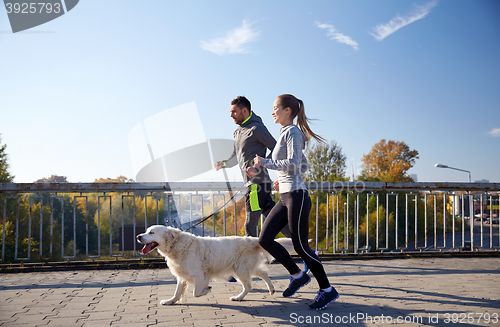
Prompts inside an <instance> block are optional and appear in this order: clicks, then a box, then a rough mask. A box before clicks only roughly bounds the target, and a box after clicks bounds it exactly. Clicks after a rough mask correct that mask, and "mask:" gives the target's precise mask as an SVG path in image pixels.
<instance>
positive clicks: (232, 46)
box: [200, 21, 259, 55]
mask: <svg viewBox="0 0 500 327" xmlns="http://www.w3.org/2000/svg"><path fill="white" fill-rule="evenodd" d="M258 36H259V32H258V31H256V30H254V29H252V24H251V23H248V22H246V21H243V25H242V26H241V27H238V28H235V29H234V30H232V31H230V32H228V33H227V34H226V35H225V36H222V37H219V38H215V39H212V40H208V41H201V42H200V46H201V48H202V49H203V50H207V51H210V52H213V53H216V54H218V55H224V54H234V53H246V52H248V49H247V47H246V45H247V43H249V42H252V41H255V40H256V39H257V37H258Z"/></svg>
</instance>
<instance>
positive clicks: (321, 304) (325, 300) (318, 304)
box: [309, 286, 340, 310]
mask: <svg viewBox="0 0 500 327" xmlns="http://www.w3.org/2000/svg"><path fill="white" fill-rule="evenodd" d="M339 296H340V294H339V292H337V290H336V289H335V288H334V287H333V286H332V290H331V291H330V292H325V291H322V290H319V292H318V295H316V298H315V299H314V302H313V303H311V304H309V308H311V309H313V310H322V309H324V308H326V307H327V306H328V305H329V304H330V303H332V302H333V301H335V300H336V299H338V298H339Z"/></svg>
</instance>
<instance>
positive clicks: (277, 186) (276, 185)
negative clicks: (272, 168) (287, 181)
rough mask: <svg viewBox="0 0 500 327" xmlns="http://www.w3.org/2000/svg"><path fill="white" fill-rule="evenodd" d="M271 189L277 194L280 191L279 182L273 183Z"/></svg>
mask: <svg viewBox="0 0 500 327" xmlns="http://www.w3.org/2000/svg"><path fill="white" fill-rule="evenodd" d="M273 188H274V190H275V191H276V192H279V191H280V182H278V181H274V183H273Z"/></svg>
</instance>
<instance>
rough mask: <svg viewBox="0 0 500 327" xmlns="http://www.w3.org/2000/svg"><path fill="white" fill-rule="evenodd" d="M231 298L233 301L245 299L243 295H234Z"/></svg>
mask: <svg viewBox="0 0 500 327" xmlns="http://www.w3.org/2000/svg"><path fill="white" fill-rule="evenodd" d="M229 299H230V300H231V301H241V300H243V297H241V296H232V297H230V298H229Z"/></svg>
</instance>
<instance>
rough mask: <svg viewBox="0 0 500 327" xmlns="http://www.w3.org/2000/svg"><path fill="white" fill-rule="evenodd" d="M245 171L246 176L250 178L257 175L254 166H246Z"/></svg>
mask: <svg viewBox="0 0 500 327" xmlns="http://www.w3.org/2000/svg"><path fill="white" fill-rule="evenodd" d="M246 173H247V176H248V177H250V178H252V177H254V176H255V175H257V170H256V169H255V168H254V167H248V168H247V170H246Z"/></svg>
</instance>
